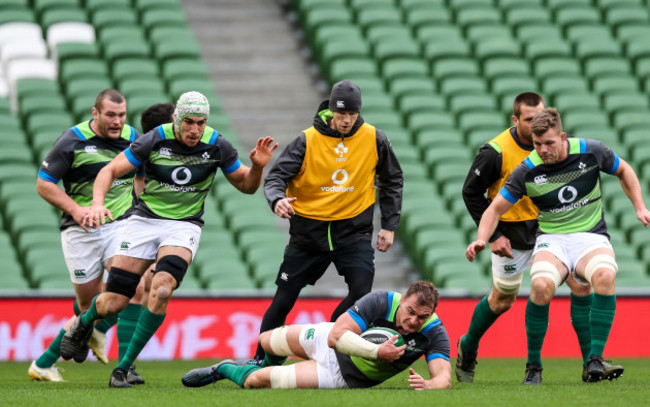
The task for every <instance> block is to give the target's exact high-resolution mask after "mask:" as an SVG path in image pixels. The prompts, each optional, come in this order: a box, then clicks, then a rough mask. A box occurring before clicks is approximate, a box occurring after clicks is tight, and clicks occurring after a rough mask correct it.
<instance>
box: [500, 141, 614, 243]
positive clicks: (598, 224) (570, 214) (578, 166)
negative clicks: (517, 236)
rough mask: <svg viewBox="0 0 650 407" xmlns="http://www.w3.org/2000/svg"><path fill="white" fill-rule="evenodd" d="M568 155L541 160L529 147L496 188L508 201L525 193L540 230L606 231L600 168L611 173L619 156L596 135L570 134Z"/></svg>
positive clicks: (515, 199) (552, 231)
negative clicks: (556, 159)
mask: <svg viewBox="0 0 650 407" xmlns="http://www.w3.org/2000/svg"><path fill="white" fill-rule="evenodd" d="M566 142H567V143H568V145H569V153H568V155H567V157H566V158H565V159H564V160H562V161H560V162H557V163H555V164H544V162H543V161H542V159H541V157H540V156H539V154H537V152H536V151H533V152H532V153H531V154H530V155H529V156H528V157H527V158H526V159H525V160H524V161H523V162H522V163H521V164H519V166H518V167H517V168H516V169H515V170H514V171H513V172H512V174H511V175H510V178H509V179H508V181H507V182H506V184H505V185H504V186H503V188H501V191H499V193H500V194H501V195H502V196H503V197H504V198H505V199H507V200H508V201H510V202H513V203H514V202H517V201H518V200H519V199H520V198H521V197H522V196H523V195H527V196H528V197H530V199H531V200H532V201H533V203H534V204H535V205H536V206H537V207H538V208H539V216H538V218H537V219H538V221H539V233H578V232H590V233H598V234H602V235H605V236H608V235H607V224H606V223H605V214H604V212H603V200H602V191H601V188H600V171H603V172H606V173H608V174H613V173H615V172H616V170H618V167H619V163H620V159H619V157H618V155H616V154H615V153H614V152H613V151H612V150H611V149H609V147H607V146H605V145H604V144H603V143H601V142H600V141H597V140H590V139H582V138H568V139H567V141H566Z"/></svg>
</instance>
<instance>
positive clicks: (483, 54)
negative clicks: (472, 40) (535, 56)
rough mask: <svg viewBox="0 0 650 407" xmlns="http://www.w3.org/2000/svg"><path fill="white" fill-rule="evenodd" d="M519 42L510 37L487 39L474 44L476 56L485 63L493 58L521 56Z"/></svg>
mask: <svg viewBox="0 0 650 407" xmlns="http://www.w3.org/2000/svg"><path fill="white" fill-rule="evenodd" d="M519 48H520V47H519V44H518V43H517V42H516V41H515V40H513V39H509V38H501V39H486V40H484V41H479V42H477V43H476V44H475V45H474V57H475V58H477V59H478V60H479V62H481V63H483V62H485V60H486V59H492V58H513V59H514V58H519V57H520V55H521V53H520V49H519Z"/></svg>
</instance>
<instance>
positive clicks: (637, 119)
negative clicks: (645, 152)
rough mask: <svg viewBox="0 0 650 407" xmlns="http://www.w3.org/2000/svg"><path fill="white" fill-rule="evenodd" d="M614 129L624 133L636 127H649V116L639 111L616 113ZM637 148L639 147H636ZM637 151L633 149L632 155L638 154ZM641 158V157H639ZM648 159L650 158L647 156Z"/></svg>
mask: <svg viewBox="0 0 650 407" xmlns="http://www.w3.org/2000/svg"><path fill="white" fill-rule="evenodd" d="M613 124H614V127H616V128H617V129H619V130H622V131H624V130H625V129H627V128H635V127H638V126H646V127H647V126H649V125H650V115H648V113H647V111H646V112H639V111H636V112H635V111H632V112H630V111H623V112H619V113H616V114H615V115H614V119H613ZM638 147H639V148H640V147H641V146H638ZM638 151H639V150H637V149H635V150H634V153H635V154H638V153H637V152H638ZM639 157H641V156H639ZM648 157H650V156H648Z"/></svg>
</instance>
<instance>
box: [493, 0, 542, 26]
mask: <svg viewBox="0 0 650 407" xmlns="http://www.w3.org/2000/svg"><path fill="white" fill-rule="evenodd" d="M504 14H505V21H506V24H507V25H508V26H509V27H512V28H513V29H515V30H517V29H519V28H520V27H524V26H528V25H531V24H540V23H550V22H551V16H550V13H549V11H548V9H547V8H545V7H543V6H542V5H541V4H536V5H529V6H527V7H523V6H520V7H516V8H510V9H507V10H504Z"/></svg>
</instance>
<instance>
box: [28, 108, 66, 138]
mask: <svg viewBox="0 0 650 407" xmlns="http://www.w3.org/2000/svg"><path fill="white" fill-rule="evenodd" d="M74 124H75V120H74V118H73V117H72V116H71V115H70V114H69V113H56V114H53V113H38V114H33V115H31V116H30V117H27V118H26V129H27V132H28V133H29V135H33V134H35V133H36V132H39V131H41V130H47V129H49V128H56V129H67V128H69V127H71V126H73V125H74Z"/></svg>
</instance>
